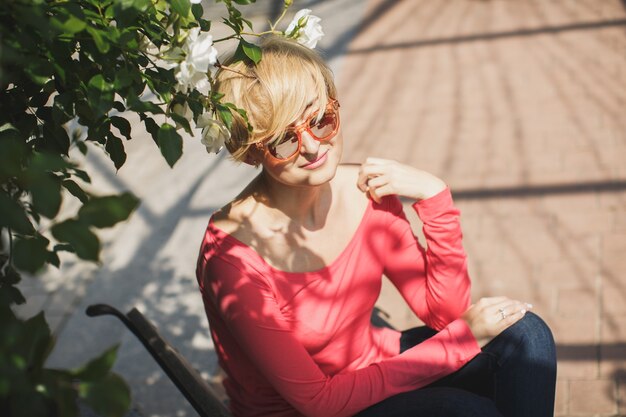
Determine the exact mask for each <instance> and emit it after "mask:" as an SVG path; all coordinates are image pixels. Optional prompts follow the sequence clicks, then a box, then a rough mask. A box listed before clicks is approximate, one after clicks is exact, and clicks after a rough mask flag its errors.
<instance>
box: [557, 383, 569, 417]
mask: <svg viewBox="0 0 626 417" xmlns="http://www.w3.org/2000/svg"><path fill="white" fill-rule="evenodd" d="M568 391H569V386H568V381H564V380H558V381H556V398H555V401H554V415H555V416H565V415H567V404H568V395H569V392H568Z"/></svg>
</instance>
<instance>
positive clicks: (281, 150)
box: [267, 131, 298, 159]
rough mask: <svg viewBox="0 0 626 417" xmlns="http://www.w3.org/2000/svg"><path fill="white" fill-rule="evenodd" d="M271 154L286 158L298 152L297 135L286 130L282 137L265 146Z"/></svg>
mask: <svg viewBox="0 0 626 417" xmlns="http://www.w3.org/2000/svg"><path fill="white" fill-rule="evenodd" d="M267 149H268V150H269V151H270V153H271V154H272V156H274V157H275V158H278V159H288V158H290V157H292V156H293V155H294V154H295V153H296V152H298V135H296V133H295V132H290V131H287V132H285V135H284V137H283V138H282V139H280V140H279V141H277V142H276V143H273V144H270V145H268V146H267Z"/></svg>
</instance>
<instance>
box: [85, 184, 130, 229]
mask: <svg viewBox="0 0 626 417" xmlns="http://www.w3.org/2000/svg"><path fill="white" fill-rule="evenodd" d="M138 205H139V199H138V198H137V197H135V196H134V195H133V194H131V193H128V192H126V193H123V194H120V195H111V196H105V197H92V198H91V199H90V200H89V201H88V202H86V203H85V204H84V205H83V206H82V207H81V208H80V210H78V218H79V219H80V220H81V221H82V222H84V223H87V224H90V225H92V226H95V227H99V228H103V227H111V226H114V225H116V224H117V223H119V222H121V221H124V220H126V219H128V216H130V214H131V213H132V212H133V211H134V210H135V209H136V208H137V206H138Z"/></svg>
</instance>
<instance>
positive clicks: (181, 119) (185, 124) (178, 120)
mask: <svg viewBox="0 0 626 417" xmlns="http://www.w3.org/2000/svg"><path fill="white" fill-rule="evenodd" d="M170 117H171V118H172V119H173V120H174V121H175V122H176V124H177V125H181V126H182V127H183V129H185V131H186V132H187V133H189V134H190V135H192V134H193V132H192V131H191V126H190V125H189V120H187V118H186V117H185V116H181V115H180V114H178V113H174V112H171V113H170Z"/></svg>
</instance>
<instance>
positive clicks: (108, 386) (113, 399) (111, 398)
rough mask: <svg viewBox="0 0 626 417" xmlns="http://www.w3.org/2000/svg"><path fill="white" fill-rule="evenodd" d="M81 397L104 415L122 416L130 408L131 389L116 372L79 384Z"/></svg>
mask: <svg viewBox="0 0 626 417" xmlns="http://www.w3.org/2000/svg"><path fill="white" fill-rule="evenodd" d="M78 390H79V393H80V397H81V398H82V399H83V401H85V403H87V405H89V406H90V407H91V408H92V409H93V410H94V411H95V412H96V413H98V414H99V415H102V416H104V417H122V416H124V415H125V414H126V412H127V411H128V409H129V408H130V389H129V388H128V386H127V385H126V382H124V380H123V379H122V378H120V377H119V376H118V375H116V374H109V375H107V376H106V377H105V378H103V379H101V380H99V381H96V382H88V383H81V384H80V385H79V388H78Z"/></svg>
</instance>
